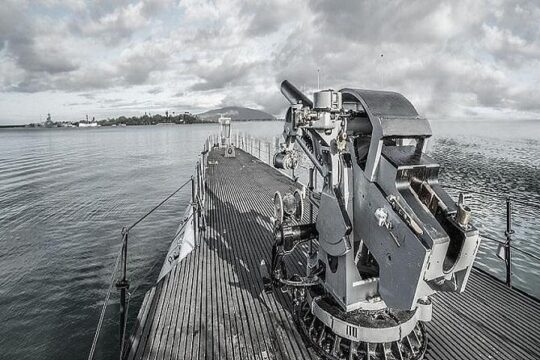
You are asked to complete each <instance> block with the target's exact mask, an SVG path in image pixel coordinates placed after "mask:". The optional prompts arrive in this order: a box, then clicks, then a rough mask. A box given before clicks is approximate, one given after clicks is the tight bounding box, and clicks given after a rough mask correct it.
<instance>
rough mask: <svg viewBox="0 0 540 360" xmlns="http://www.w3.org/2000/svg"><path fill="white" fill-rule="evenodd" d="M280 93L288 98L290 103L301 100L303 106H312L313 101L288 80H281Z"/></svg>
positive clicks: (294, 103)
mask: <svg viewBox="0 0 540 360" xmlns="http://www.w3.org/2000/svg"><path fill="white" fill-rule="evenodd" d="M281 93H282V94H283V95H284V96H285V97H286V98H287V100H289V102H290V103H291V105H296V104H298V103H299V102H302V104H304V105H305V106H309V107H310V108H311V107H313V102H312V101H311V100H309V99H308V97H307V96H306V95H304V94H302V92H301V91H300V90H298V89H297V88H296V86H294V85H293V84H291V83H290V82H289V81H288V80H283V82H282V83H281Z"/></svg>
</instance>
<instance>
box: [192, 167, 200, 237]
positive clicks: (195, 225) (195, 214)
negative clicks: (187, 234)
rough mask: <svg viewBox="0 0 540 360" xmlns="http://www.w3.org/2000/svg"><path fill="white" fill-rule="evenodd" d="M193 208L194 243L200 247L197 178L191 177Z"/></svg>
mask: <svg viewBox="0 0 540 360" xmlns="http://www.w3.org/2000/svg"><path fill="white" fill-rule="evenodd" d="M191 206H193V210H192V212H193V242H194V243H195V246H197V245H198V241H197V240H198V239H197V238H198V231H197V227H198V224H197V223H198V221H197V220H198V219H197V190H196V187H195V178H194V177H193V176H192V177H191Z"/></svg>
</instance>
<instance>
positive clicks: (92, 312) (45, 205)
mask: <svg viewBox="0 0 540 360" xmlns="http://www.w3.org/2000/svg"><path fill="white" fill-rule="evenodd" d="M516 124H517V125H519V126H516ZM538 125H539V123H538V122H528V123H508V124H504V123H501V124H495V125H493V124H489V126H486V125H485V124H468V125H465V124H460V123H434V124H433V128H434V133H435V134H436V136H435V138H434V139H433V140H434V141H433V143H432V151H431V152H432V156H433V157H434V158H435V159H437V160H438V161H440V163H441V165H442V166H443V169H444V170H443V172H442V175H441V177H442V180H443V182H444V183H447V184H452V185H454V186H459V187H465V188H468V189H478V190H482V191H489V192H491V193H494V194H498V195H504V196H506V195H508V194H509V195H512V196H515V197H519V198H520V199H527V201H531V202H534V203H539V201H538V200H540V195H539V193H540V191H539V190H540V180H539V175H540V174H539V159H540V156H539V155H540V143H539V139H538V134H540V131H539V130H540V129H539V126H538ZM233 126H234V130H236V131H245V132H249V133H252V134H253V135H255V136H258V137H265V138H267V139H270V138H271V137H272V136H278V135H279V134H280V133H281V131H282V124H281V123H278V122H272V123H235V124H234V125H233ZM215 129H216V126H213V125H191V126H166V127H160V126H153V127H133V128H130V127H128V128H118V129H114V128H101V129H66V130H61V129H58V130H45V129H42V130H2V131H0V209H1V210H0V229H2V231H1V232H0V274H2V277H1V278H0V321H1V323H2V325H3V326H2V327H0V349H1V350H2V358H6V359H35V358H40V359H60V358H69V359H84V358H86V356H87V353H88V350H89V348H90V344H91V341H92V336H93V332H94V330H95V326H96V324H97V319H98V316H99V310H100V306H101V305H102V301H103V296H104V291H105V290H106V288H107V285H108V279H109V275H110V271H111V266H112V263H113V261H114V256H115V254H116V252H117V250H118V248H119V246H120V229H121V227H122V226H123V225H126V224H129V223H131V222H132V221H133V220H135V219H136V218H138V217H139V216H140V215H141V214H143V213H144V212H145V210H147V209H149V208H150V207H152V206H153V205H154V204H156V202H157V201H159V200H160V199H161V198H163V197H164V196H166V195H168V193H170V192H171V191H172V190H174V189H175V188H176V187H177V186H179V185H180V184H181V183H182V182H183V181H184V179H186V178H187V177H189V176H190V175H191V173H192V169H193V167H194V165H195V161H196V156H197V154H198V152H199V151H200V150H201V147H202V143H203V141H204V139H205V138H206V136H207V135H208V134H210V133H211V132H213V131H215ZM486 129H489V132H487V131H486ZM494 131H497V132H498V133H494ZM449 191H450V190H449ZM453 194H455V192H454V193H453ZM188 199H189V190H186V192H183V193H181V194H180V195H179V197H178V198H175V199H174V200H173V201H172V202H171V203H169V204H168V205H166V206H165V208H163V209H161V210H159V211H158V212H157V213H156V214H155V215H153V216H152V217H150V218H149V219H148V221H146V222H143V223H141V224H140V225H139V227H138V228H137V229H136V230H134V231H133V233H131V234H130V246H129V253H130V264H129V272H130V278H131V279H132V287H131V292H132V293H133V297H132V299H133V300H132V303H131V305H130V307H131V308H132V310H131V311H130V314H129V318H130V322H133V319H134V318H135V317H136V311H134V310H133V309H137V308H138V306H139V305H140V303H141V301H142V296H143V295H144V292H145V291H146V290H147V289H148V288H149V286H151V284H152V283H153V281H154V280H155V278H156V277H157V274H158V272H159V268H160V266H161V262H162V260H163V257H164V255H165V253H166V251H167V249H168V245H169V241H170V238H171V237H172V236H173V235H174V232H175V230H176V226H177V224H178V222H179V220H180V217H181V214H182V210H183V209H184V207H185V206H186V205H187V204H188ZM471 203H472V206H473V209H474V211H475V222H476V224H477V225H478V227H479V228H480V229H481V231H482V232H485V233H487V234H490V235H491V236H492V237H495V238H499V239H503V238H504V229H505V219H504V202H503V201H502V200H501V201H493V199H491V198H489V197H485V196H476V195H475V196H474V197H473V198H472V200H471ZM533 213H534V209H531V208H528V207H525V206H516V208H515V213H514V219H515V220H514V224H515V230H516V234H515V235H514V238H515V245H516V246H519V247H522V248H524V249H527V250H529V251H531V252H535V253H536V254H540V244H539V243H538V242H537V241H536V240H537V239H538V234H539V229H538V221H537V220H536V218H535V217H534V214H533ZM494 252H495V246H494V245H493V244H491V243H488V242H487V241H484V243H483V244H482V248H481V250H480V254H479V259H478V261H477V264H479V265H480V266H483V267H487V268H490V269H492V270H493V271H496V272H497V273H498V274H499V275H502V274H503V272H504V269H503V263H502V261H500V260H498V259H497V258H495V257H494ZM513 256H514V266H515V268H514V274H515V277H514V282H515V284H516V285H517V286H519V287H521V288H523V289H526V290H528V291H529V292H532V293H534V294H535V295H537V296H538V295H540V289H539V288H540V284H539V280H538V279H539V277H538V275H539V271H540V267H539V265H538V263H536V264H535V262H534V261H531V259H529V258H527V257H526V256H523V255H522V254H519V253H517V252H514V255H513ZM117 302H118V300H117V298H116V294H114V298H113V305H112V306H111V307H110V309H109V311H108V313H107V321H106V323H105V327H104V329H103V336H102V340H101V341H100V343H99V344H98V351H97V358H109V357H111V356H112V354H114V353H115V351H116V343H117V338H116V337H117V334H118V327H117V323H116V321H117V318H116V315H117V312H118V304H117ZM22 334H24V336H22Z"/></svg>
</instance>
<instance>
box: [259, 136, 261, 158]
mask: <svg viewBox="0 0 540 360" xmlns="http://www.w3.org/2000/svg"><path fill="white" fill-rule="evenodd" d="M260 159H261V139H259V160H260Z"/></svg>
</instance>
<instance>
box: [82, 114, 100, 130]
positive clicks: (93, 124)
mask: <svg viewBox="0 0 540 360" xmlns="http://www.w3.org/2000/svg"><path fill="white" fill-rule="evenodd" d="M100 126H101V125H99V124H98V123H97V121H96V120H95V118H92V121H89V120H88V115H86V121H84V120H83V121H80V122H79V127H80V128H82V127H100Z"/></svg>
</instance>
